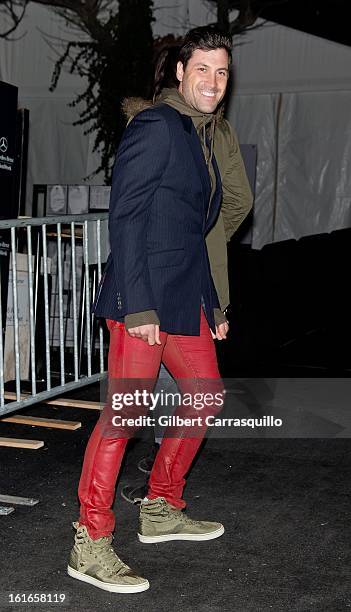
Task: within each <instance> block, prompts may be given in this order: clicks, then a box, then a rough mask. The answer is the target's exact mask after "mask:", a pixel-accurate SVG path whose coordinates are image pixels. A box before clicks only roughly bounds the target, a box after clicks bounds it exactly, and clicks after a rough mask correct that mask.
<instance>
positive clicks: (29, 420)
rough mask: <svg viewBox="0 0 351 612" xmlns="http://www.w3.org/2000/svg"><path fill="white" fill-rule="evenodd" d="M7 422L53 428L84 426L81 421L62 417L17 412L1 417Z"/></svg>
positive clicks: (71, 428)
mask: <svg viewBox="0 0 351 612" xmlns="http://www.w3.org/2000/svg"><path fill="white" fill-rule="evenodd" d="M1 421H5V422H6V423H19V424H20V425H35V426H36V427H52V428H53V429H70V430H75V429H79V428H80V427H81V426H82V423H81V422H80V421H64V420H61V419H50V418H42V417H36V416H29V415H25V416H22V415H20V414H17V415H16V416H10V417H6V418H3V419H1Z"/></svg>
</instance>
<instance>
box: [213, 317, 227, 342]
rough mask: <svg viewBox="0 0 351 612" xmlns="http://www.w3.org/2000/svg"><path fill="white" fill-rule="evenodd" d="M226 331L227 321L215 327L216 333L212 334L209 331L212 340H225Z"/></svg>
mask: <svg viewBox="0 0 351 612" xmlns="http://www.w3.org/2000/svg"><path fill="white" fill-rule="evenodd" d="M228 331H229V324H228V321H226V322H225V323H221V324H220V325H216V333H215V334H214V333H213V331H212V330H211V334H212V338H213V339H214V340H226V338H227V333H228Z"/></svg>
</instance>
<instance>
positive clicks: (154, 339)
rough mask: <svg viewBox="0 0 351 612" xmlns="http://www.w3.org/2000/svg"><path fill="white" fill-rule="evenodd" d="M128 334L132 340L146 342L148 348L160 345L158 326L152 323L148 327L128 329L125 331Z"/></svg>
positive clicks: (140, 326)
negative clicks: (137, 339) (138, 339)
mask: <svg viewBox="0 0 351 612" xmlns="http://www.w3.org/2000/svg"><path fill="white" fill-rule="evenodd" d="M127 332H128V334H129V335H130V336H131V337H132V338H140V340H144V342H148V344H149V345H150V346H153V345H154V344H161V340H160V326H159V325H155V324H154V323H149V324H148V325H139V326H138V327H130V329H127Z"/></svg>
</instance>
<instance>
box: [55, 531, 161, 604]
mask: <svg viewBox="0 0 351 612" xmlns="http://www.w3.org/2000/svg"><path fill="white" fill-rule="evenodd" d="M73 527H74V528H75V529H76V535H75V538H74V546H73V548H72V550H71V554H70V559H69V563H68V567H67V571H68V574H69V575H70V576H72V578H76V579H77V580H82V581H83V582H88V583H89V584H93V585H94V586H96V587H98V588H99V589H103V590H104V591H111V592H112V593H140V591H146V589H148V588H149V586H150V585H149V582H148V581H147V580H146V579H145V578H141V576H138V575H137V574H135V573H134V572H133V571H132V570H131V569H130V567H128V565H126V564H125V563H123V561H121V559H120V558H119V557H118V556H117V555H116V553H115V551H114V550H113V548H112V546H111V543H112V535H111V536H108V537H102V538H99V539H98V540H93V539H92V538H91V537H90V536H89V534H88V531H87V528H86V527H85V525H79V524H78V523H73Z"/></svg>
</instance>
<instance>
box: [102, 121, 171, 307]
mask: <svg viewBox="0 0 351 612" xmlns="http://www.w3.org/2000/svg"><path fill="white" fill-rule="evenodd" d="M169 152H170V138H169V129H168V125H167V123H166V121H165V119H164V118H163V116H162V115H160V113H157V111H156V110H155V109H148V110H145V111H142V112H141V113H139V114H138V115H137V116H136V117H135V118H134V119H133V120H132V121H131V123H130V124H129V125H128V127H127V128H126V130H125V133H124V135H123V138H122V140H121V143H120V145H119V148H118V151H117V155H116V161H115V165H114V169H113V175H112V189H111V199H110V215H109V232H110V244H111V253H112V259H113V265H114V272H115V279H116V285H117V287H118V291H119V293H120V301H121V307H122V309H123V312H124V313H125V314H132V313H137V312H141V311H146V310H156V304H155V299H154V296H153V292H152V288H151V283H150V274H149V268H148V260H147V229H148V224H149V223H150V211H151V204H152V201H153V197H154V194H155V191H156V189H157V188H158V187H159V185H160V183H161V180H162V175H163V172H164V170H165V168H166V166H167V164H168V158H169Z"/></svg>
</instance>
